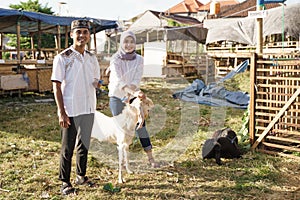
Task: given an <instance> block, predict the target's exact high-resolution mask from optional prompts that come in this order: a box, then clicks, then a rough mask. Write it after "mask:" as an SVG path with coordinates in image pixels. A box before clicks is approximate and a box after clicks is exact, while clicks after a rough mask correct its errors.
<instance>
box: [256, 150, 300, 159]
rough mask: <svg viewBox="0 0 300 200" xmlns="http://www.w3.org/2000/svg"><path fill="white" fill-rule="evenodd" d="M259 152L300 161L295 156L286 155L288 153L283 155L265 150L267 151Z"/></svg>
mask: <svg viewBox="0 0 300 200" xmlns="http://www.w3.org/2000/svg"><path fill="white" fill-rule="evenodd" d="M257 151H259V152H261V153H266V154H270V155H278V156H282V157H287V158H291V159H297V160H300V157H299V156H294V155H292V154H286V153H282V152H275V151H269V150H265V149H258V150H257Z"/></svg>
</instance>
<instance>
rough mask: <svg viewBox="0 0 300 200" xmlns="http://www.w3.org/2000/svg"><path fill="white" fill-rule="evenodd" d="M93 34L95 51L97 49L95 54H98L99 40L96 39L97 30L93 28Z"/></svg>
mask: <svg viewBox="0 0 300 200" xmlns="http://www.w3.org/2000/svg"><path fill="white" fill-rule="evenodd" d="M93 32H94V49H95V54H97V38H96V28H95V26H93Z"/></svg>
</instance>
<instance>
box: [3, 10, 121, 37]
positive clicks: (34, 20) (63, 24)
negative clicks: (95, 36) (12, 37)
mask: <svg viewBox="0 0 300 200" xmlns="http://www.w3.org/2000/svg"><path fill="white" fill-rule="evenodd" d="M77 19H86V20H89V21H90V22H91V24H92V26H93V27H94V28H95V32H96V33H97V32H99V31H102V30H105V29H110V28H116V27H117V22H116V21H113V20H103V19H98V18H90V17H62V16H55V15H48V14H43V13H37V12H29V11H24V10H15V9H4V8H0V32H1V33H13V34H17V24H18V23H19V24H20V27H21V34H22V35H28V34H30V33H37V32H38V31H39V30H40V31H41V32H43V33H51V34H57V33H58V28H57V26H58V25H60V33H61V34H65V32H66V28H68V30H69V31H70V25H71V22H72V21H73V20H77ZM39 27H40V28H39Z"/></svg>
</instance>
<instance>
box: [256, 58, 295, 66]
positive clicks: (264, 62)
mask: <svg viewBox="0 0 300 200" xmlns="http://www.w3.org/2000/svg"><path fill="white" fill-rule="evenodd" d="M257 64H270V65H273V64H276V65H294V66H295V65H300V60H295V59H292V60H276V59H275V60H274V61H273V60H258V61H257Z"/></svg>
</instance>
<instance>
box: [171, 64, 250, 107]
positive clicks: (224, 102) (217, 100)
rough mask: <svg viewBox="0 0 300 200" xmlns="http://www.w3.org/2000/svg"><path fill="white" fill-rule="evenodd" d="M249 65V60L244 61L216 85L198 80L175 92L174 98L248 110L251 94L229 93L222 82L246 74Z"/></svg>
mask: <svg viewBox="0 0 300 200" xmlns="http://www.w3.org/2000/svg"><path fill="white" fill-rule="evenodd" d="M248 65H249V60H246V61H244V62H243V63H241V64H240V65H238V66H237V67H236V68H235V69H233V70H232V71H231V72H230V73H228V74H227V75H226V76H225V77H224V78H222V79H221V80H220V81H218V82H216V83H210V84H208V85H205V83H204V82H203V81H202V80H199V79H196V80H194V81H193V83H192V84H191V85H190V86H188V87H186V88H185V89H183V90H181V91H177V92H175V93H174V94H173V98H176V99H181V100H183V101H188V102H194V103H198V104H205V105H210V106H227V107H233V108H242V109H246V108H247V107H248V104H249V100H250V96H249V94H248V93H246V92H242V91H228V90H227V89H226V88H225V87H223V86H222V82H224V81H225V80H227V79H230V78H232V77H234V76H235V75H236V74H238V73H241V72H244V71H245V70H246V69H247V67H248Z"/></svg>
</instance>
